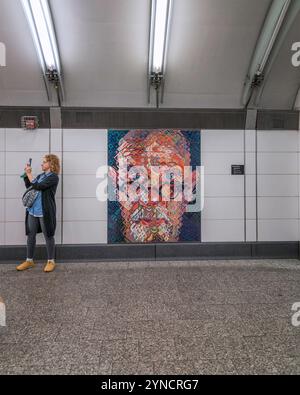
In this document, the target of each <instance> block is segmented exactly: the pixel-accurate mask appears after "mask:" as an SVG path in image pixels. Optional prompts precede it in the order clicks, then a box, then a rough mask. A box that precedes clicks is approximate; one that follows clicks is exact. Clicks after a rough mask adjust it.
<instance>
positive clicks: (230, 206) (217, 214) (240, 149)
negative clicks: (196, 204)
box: [201, 130, 245, 242]
mask: <svg viewBox="0 0 300 395" xmlns="http://www.w3.org/2000/svg"><path fill="white" fill-rule="evenodd" d="M244 143H245V136H244V131H242V130H204V131H202V141H201V154H202V157H201V159H202V165H203V166H204V168H205V202H204V210H203V213H202V241H203V242H227V241H244V233H245V232H244V227H245V226H244V215H245V202H244V190H245V178H244V176H232V175H231V166H232V165H238V164H241V165H243V164H244V163H245V155H244Z"/></svg>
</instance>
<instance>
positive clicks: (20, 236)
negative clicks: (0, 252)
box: [5, 217, 61, 245]
mask: <svg viewBox="0 0 300 395" xmlns="http://www.w3.org/2000/svg"><path fill="white" fill-rule="evenodd" d="M5 239H6V245H26V241H27V237H26V235H25V217H24V221H23V222H6V224H5ZM55 241H56V243H57V244H60V243H61V223H57V230H56V235H55ZM37 245H45V240H44V236H43V234H39V235H37Z"/></svg>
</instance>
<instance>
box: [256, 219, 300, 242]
mask: <svg viewBox="0 0 300 395" xmlns="http://www.w3.org/2000/svg"><path fill="white" fill-rule="evenodd" d="M298 222H299V221H298V220H297V219H292V220H288V219H285V220H260V221H259V240H260V241H298V240H299V239H298V226H299V223H298Z"/></svg>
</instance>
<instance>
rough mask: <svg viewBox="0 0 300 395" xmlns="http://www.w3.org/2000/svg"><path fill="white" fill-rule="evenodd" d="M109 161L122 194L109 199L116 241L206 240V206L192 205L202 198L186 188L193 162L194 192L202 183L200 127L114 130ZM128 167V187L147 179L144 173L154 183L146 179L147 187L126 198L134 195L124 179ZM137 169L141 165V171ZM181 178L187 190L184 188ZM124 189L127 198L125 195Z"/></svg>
mask: <svg viewBox="0 0 300 395" xmlns="http://www.w3.org/2000/svg"><path fill="white" fill-rule="evenodd" d="M124 164H125V165H124ZM108 166H109V167H110V169H112V171H113V174H114V176H113V178H114V185H116V187H115V190H116V194H117V196H118V199H116V200H115V201H111V199H109V201H108V242H109V243H110V244H114V243H172V242H200V241H201V212H200V210H193V209H191V207H192V205H195V201H196V200H197V199H196V198H195V194H192V198H193V196H194V200H192V199H190V200H187V199H185V196H186V195H185V194H184V191H185V186H184V182H186V178H185V176H184V174H186V172H187V170H186V169H187V168H188V169H190V170H189V171H190V175H191V176H190V180H191V183H192V189H193V192H194V193H195V186H196V184H198V181H196V180H197V178H196V171H195V169H197V168H199V167H200V166H201V132H200V131H187V130H175V129H171V130H170V129H154V130H109V131H108ZM124 168H126V169H127V173H126V174H127V177H126V178H125V180H126V188H130V185H131V184H133V183H134V182H136V180H137V179H138V182H141V179H143V180H145V179H147V180H149V183H147V181H146V182H144V183H143V184H142V187H140V188H138V189H137V190H136V191H137V195H135V196H137V198H135V199H128V200H126V198H127V197H128V196H129V195H128V194H127V192H128V189H126V188H125V189H124V185H122V183H121V182H120V180H121V178H122V175H121V174H120V172H121V169H122V172H123V173H124ZM131 169H134V173H131ZM136 169H140V170H139V171H138V173H139V174H137V171H136ZM161 169H171V171H170V172H169V173H167V176H166V178H164V177H165V176H163V178H162V175H161V173H160V171H161ZM174 169H175V170H174ZM155 172H158V173H157V174H155ZM133 174H134V176H133ZM123 175H124V174H123ZM147 176H149V177H147ZM155 176H156V178H155ZM168 177H169V178H168ZM123 179H124V178H123ZM165 179H168V181H169V182H168V187H169V192H168V191H167V189H165V184H164V180H165ZM153 180H155V185H153V184H154V181H153ZM178 180H179V182H180V188H181V192H182V193H181V194H179V193H178ZM181 183H182V184H181ZM123 184H125V182H124V183H123ZM127 184H128V185H129V186H128V185H127ZM145 185H146V187H144V186H145ZM174 185H176V188H175V186H174ZM172 187H173V189H172ZM121 189H122V193H123V199H120V190H121ZM124 191H125V192H126V198H125V199H124ZM150 191H154V192H150ZM138 193H140V194H138ZM152 193H154V194H152ZM168 193H169V195H168ZM176 194H177V197H176ZM165 195H168V197H169V199H165ZM153 196H155V198H153ZM178 196H179V198H178ZM180 196H181V198H180ZM147 198H148V199H147Z"/></svg>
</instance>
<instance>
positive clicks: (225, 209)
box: [202, 197, 245, 220]
mask: <svg viewBox="0 0 300 395" xmlns="http://www.w3.org/2000/svg"><path fill="white" fill-rule="evenodd" d="M244 210H245V203H244V198H243V197H241V198H239V197H237V198H236V197H232V198H231V197H230V198H226V197H219V198H206V199H205V202H204V210H203V212H202V219H203V220H224V219H226V220H228V219H239V220H243V219H244V216H245V211H244Z"/></svg>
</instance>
